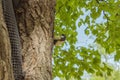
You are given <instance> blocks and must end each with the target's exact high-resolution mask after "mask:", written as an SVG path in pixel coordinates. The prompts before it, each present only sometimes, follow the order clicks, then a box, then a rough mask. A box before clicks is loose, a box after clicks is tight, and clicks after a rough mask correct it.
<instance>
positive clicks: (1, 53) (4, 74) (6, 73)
mask: <svg viewBox="0 0 120 80" xmlns="http://www.w3.org/2000/svg"><path fill="white" fill-rule="evenodd" d="M1 2H2V0H0V80H14V78H13V71H12V65H11V49H10V40H9V35H8V31H7V28H6V25H5V22H4V18H3V10H2V3H1Z"/></svg>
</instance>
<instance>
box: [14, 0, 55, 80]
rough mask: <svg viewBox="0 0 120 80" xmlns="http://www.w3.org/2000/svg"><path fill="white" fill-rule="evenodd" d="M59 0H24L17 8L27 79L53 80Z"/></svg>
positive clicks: (24, 69)
mask: <svg viewBox="0 0 120 80" xmlns="http://www.w3.org/2000/svg"><path fill="white" fill-rule="evenodd" d="M54 7H55V0H21V2H20V5H19V6H18V8H17V9H16V16H17V22H18V25H19V30H20V37H21V43H22V55H23V61H24V62H23V71H24V74H25V80H52V47H53V22H54V12H55V10H54Z"/></svg>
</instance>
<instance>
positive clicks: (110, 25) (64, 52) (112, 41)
mask: <svg viewBox="0 0 120 80" xmlns="http://www.w3.org/2000/svg"><path fill="white" fill-rule="evenodd" d="M87 11H89V14H87V15H86V16H85V18H84V19H83V18H79V17H80V15H85V13H86V12H87ZM101 15H102V17H103V18H104V20H105V21H104V22H100V21H97V19H98V18H99V17H101ZM78 18H79V23H78V24H77V23H76V21H77V19H78ZM119 19H120V1H119V0H57V5H56V16H55V35H60V34H65V35H66V36H67V40H66V42H65V44H63V45H62V46H60V47H55V48H54V55H53V58H54V63H53V76H54V77H56V76H58V77H65V78H66V80H69V79H70V77H71V76H72V77H74V78H75V79H78V80H80V78H81V76H82V75H83V72H84V70H85V71H87V72H88V73H96V74H97V75H101V76H103V74H102V71H104V70H106V71H107V75H110V72H111V71H112V69H111V68H109V67H108V66H106V64H105V63H102V62H101V53H100V52H99V51H98V49H96V48H95V47H93V45H92V44H91V46H88V47H83V46H82V47H76V43H77V39H78V38H77V36H78V32H77V31H76V30H77V26H76V25H78V27H81V25H86V24H87V28H86V29H85V34H86V35H90V34H92V35H93V36H95V37H96V39H95V41H94V43H97V44H99V45H101V46H102V47H103V48H104V49H105V52H106V53H108V54H110V53H113V52H116V56H115V60H119V59H120V54H119V53H120V36H119V33H120V20H119Z"/></svg>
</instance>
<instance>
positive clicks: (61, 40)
mask: <svg viewBox="0 0 120 80" xmlns="http://www.w3.org/2000/svg"><path fill="white" fill-rule="evenodd" d="M65 40H66V36H65V34H61V36H58V37H55V38H54V45H55V46H60V45H61V44H62V43H64V42H65Z"/></svg>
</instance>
